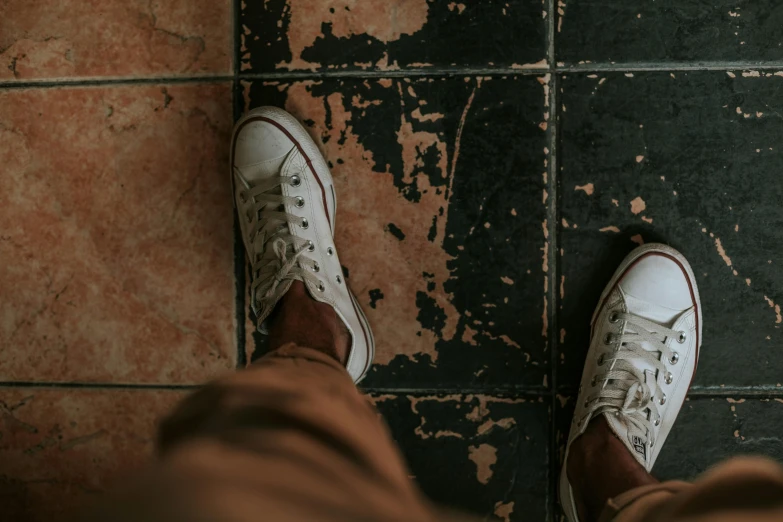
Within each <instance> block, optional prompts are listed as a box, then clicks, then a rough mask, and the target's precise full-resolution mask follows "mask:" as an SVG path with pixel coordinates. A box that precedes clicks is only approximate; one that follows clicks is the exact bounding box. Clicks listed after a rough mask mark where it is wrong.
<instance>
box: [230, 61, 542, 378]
mask: <svg viewBox="0 0 783 522" xmlns="http://www.w3.org/2000/svg"><path fill="white" fill-rule="evenodd" d="M546 88H547V87H546V78H535V77H528V76H523V77H508V78H483V79H482V78H478V79H477V78H450V79H442V78H441V79H421V80H416V81H411V80H407V79H400V80H390V79H381V80H358V79H357V80H332V81H324V82H312V81H308V82H296V83H275V82H271V83H261V82H256V83H253V84H252V86H251V85H249V84H246V85H245V89H246V91H245V98H246V103H247V106H250V107H255V106H258V105H264V104H272V105H278V106H282V107H285V108H286V109H288V110H289V111H290V112H292V113H293V114H294V115H296V116H297V117H299V118H300V119H301V120H302V121H303V122H304V123H305V125H306V127H307V128H308V129H309V130H310V131H311V133H312V134H313V136H314V137H315V139H316V140H317V141H318V142H320V143H321V144H322V145H323V150H324V152H325V155H326V158H327V159H328V161H329V162H330V164H331V166H332V167H333V168H332V173H333V175H334V178H335V185H336V190H337V198H338V204H339V209H338V212H337V223H338V226H337V240H336V242H337V245H338V248H339V249H340V256H341V260H342V262H343V264H344V265H345V267H346V268H347V269H348V270H347V273H346V276H347V278H348V281H349V283H350V284H351V286H352V288H353V290H354V291H355V293H356V294H357V296H358V299H359V301H360V302H361V304H362V306H363V307H364V310H365V311H366V312H367V315H368V317H369V319H370V324H371V325H372V327H373V330H374V332H375V337H376V340H377V344H378V352H377V356H376V359H375V366H374V368H373V370H372V371H371V373H370V376H369V377H368V379H367V380H366V381H365V383H364V384H365V385H367V386H379V387H388V386H401V387H429V388H431V387H454V386H464V385H492V386H501V387H503V386H505V387H509V386H518V385H522V386H544V385H546V382H547V374H548V366H549V365H548V359H549V356H548V353H547V340H546V338H545V335H546V325H545V317H546V303H545V288H546V270H547V266H546V258H545V255H546V248H545V246H546V243H547V238H546V237H545V227H544V226H543V225H544V222H545V210H546V207H545V205H544V203H543V201H544V200H545V199H546V197H547V192H546V186H545V184H544V182H545V178H546V175H545V172H546V169H545V164H546V161H547V156H546V152H545V145H546V141H545V138H546V133H545V132H544V129H545V128H546V118H547V116H546V115H545V112H546V111H548V108H547V107H545V92H546V90H545V89H546ZM546 98H547V99H548V97H546ZM256 337H257V336H256ZM259 352H260V350H256V356H257V355H258V354H259Z"/></svg>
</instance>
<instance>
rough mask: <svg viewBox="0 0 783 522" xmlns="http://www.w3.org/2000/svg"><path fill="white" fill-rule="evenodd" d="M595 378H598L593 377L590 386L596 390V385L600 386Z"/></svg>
mask: <svg viewBox="0 0 783 522" xmlns="http://www.w3.org/2000/svg"><path fill="white" fill-rule="evenodd" d="M595 378H596V376H595V375H593V378H592V379H590V386H592V387H594V388H595V385H596V384H598V382H597V381H596V379H595Z"/></svg>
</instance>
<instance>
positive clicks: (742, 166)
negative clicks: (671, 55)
mask: <svg viewBox="0 0 783 522" xmlns="http://www.w3.org/2000/svg"><path fill="white" fill-rule="evenodd" d="M562 87H563V92H562V96H561V100H562V103H563V107H562V111H563V112H562V114H561V120H560V133H561V135H560V138H561V140H562V146H561V148H560V151H561V153H562V159H561V172H560V185H559V194H560V202H561V210H560V213H561V217H562V221H561V223H560V227H561V228H560V238H559V240H560V244H559V247H560V248H562V252H561V256H560V258H559V262H560V268H561V271H560V273H561V274H562V277H563V278H564V280H563V281H562V282H561V292H562V293H563V294H564V295H563V296H562V297H561V299H560V305H559V306H560V307H561V309H560V310H559V311H560V313H561V321H560V326H561V327H562V328H563V329H564V331H561V338H562V337H563V336H564V340H563V342H562V343H561V345H560V355H559V365H558V384H559V385H565V386H570V387H571V388H572V389H573V388H575V387H576V386H577V385H578V381H579V376H580V375H581V371H582V364H583V361H584V357H585V354H586V351H587V348H588V344H589V321H590V317H591V314H592V312H593V309H594V307H595V305H596V304H597V299H598V297H599V295H600V293H601V291H602V289H603V287H604V285H605V284H606V283H607V282H608V281H609V278H610V277H611V275H612V273H613V272H614V270H615V268H616V267H617V265H618V264H619V263H620V261H621V260H622V258H623V257H624V256H625V255H626V254H627V253H628V252H629V251H630V250H631V249H632V248H634V247H636V246H637V244H636V243H637V242H641V241H646V242H650V241H653V240H658V241H664V242H667V243H670V244H671V245H672V246H674V247H676V248H678V249H679V250H680V251H682V252H683V254H684V255H685V256H686V257H687V258H688V260H689V261H690V263H691V265H692V266H693V268H694V271H695V274H696V278H697V283H698V286H699V291H700V293H701V301H702V307H703V311H704V344H703V348H702V351H701V355H700V360H699V368H698V370H697V372H696V380H695V385H696V386H697V387H700V386H720V385H725V386H747V385H756V386H759V385H767V386H771V387H773V388H774V387H775V385H777V384H778V383H779V382H781V377H780V369H781V368H783V352H781V351H780V350H776V349H774V348H775V346H776V343H778V344H779V342H780V334H781V326H782V323H783V318H782V317H781V312H780V304H779V303H781V301H783V291H781V288H783V276H782V275H781V271H780V269H779V268H778V266H777V265H778V263H779V262H780V260H779V259H778V256H777V255H776V253H777V252H779V251H780V237H781V232H780V231H781V224H783V210H781V206H780V201H781V196H783V193H782V192H781V185H780V183H779V182H778V179H777V177H778V175H779V172H780V171H781V168H783V157H782V156H781V150H782V149H781V146H780V141H781V137H783V119H781V118H780V114H781V113H783V100H781V98H780V96H779V95H778V94H777V93H778V92H779V90H780V89H781V87H783V73H776V74H775V75H772V74H770V73H758V72H739V71H738V72H736V73H728V74H727V73H726V72H691V73H668V72H667V73H635V74H630V73H627V74H621V73H613V74H606V75H600V76H596V75H590V76H582V75H568V76H567V77H564V78H563V82H562Z"/></svg>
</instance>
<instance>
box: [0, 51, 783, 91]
mask: <svg viewBox="0 0 783 522" xmlns="http://www.w3.org/2000/svg"><path fill="white" fill-rule="evenodd" d="M550 53H551V50H550ZM238 55H239V47H237V48H236V50H235V56H234V60H237V59H238ZM238 66H239V64H238V63H237V64H235V66H234V69H235V70H234V71H233V72H232V74H228V75H227V74H214V75H203V76H149V77H133V78H95V77H93V78H60V79H56V80H53V79H45V80H26V81H0V89H45V88H53V87H93V86H103V85H146V84H178V83H209V82H223V81H230V80H234V81H238V80H269V81H301V80H326V79H340V78H357V79H372V78H417V77H427V78H438V77H443V78H449V77H461V76H539V75H542V74H546V73H552V74H553V75H554V74H563V73H574V74H577V73H578V74H589V73H601V72H617V73H622V72H677V71H682V72H687V71H737V70H774V71H779V70H783V62H766V63H753V62H744V63H743V62H699V63H693V64H683V63H675V62H660V63H653V62H650V63H636V64H612V63H585V64H576V65H563V66H550V67H547V68H540V67H536V68H530V69H512V68H481V67H466V68H433V69H411V70H396V71H322V72H313V71H292V72H270V73H240V72H239V71H238Z"/></svg>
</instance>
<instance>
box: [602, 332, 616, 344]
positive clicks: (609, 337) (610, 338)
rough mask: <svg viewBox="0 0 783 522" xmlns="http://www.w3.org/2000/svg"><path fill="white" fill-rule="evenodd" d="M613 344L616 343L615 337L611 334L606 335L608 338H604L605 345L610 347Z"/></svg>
mask: <svg viewBox="0 0 783 522" xmlns="http://www.w3.org/2000/svg"><path fill="white" fill-rule="evenodd" d="M612 342H614V335H612V334H611V333H608V334H606V337H604V344H607V345H609V344H612Z"/></svg>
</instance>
